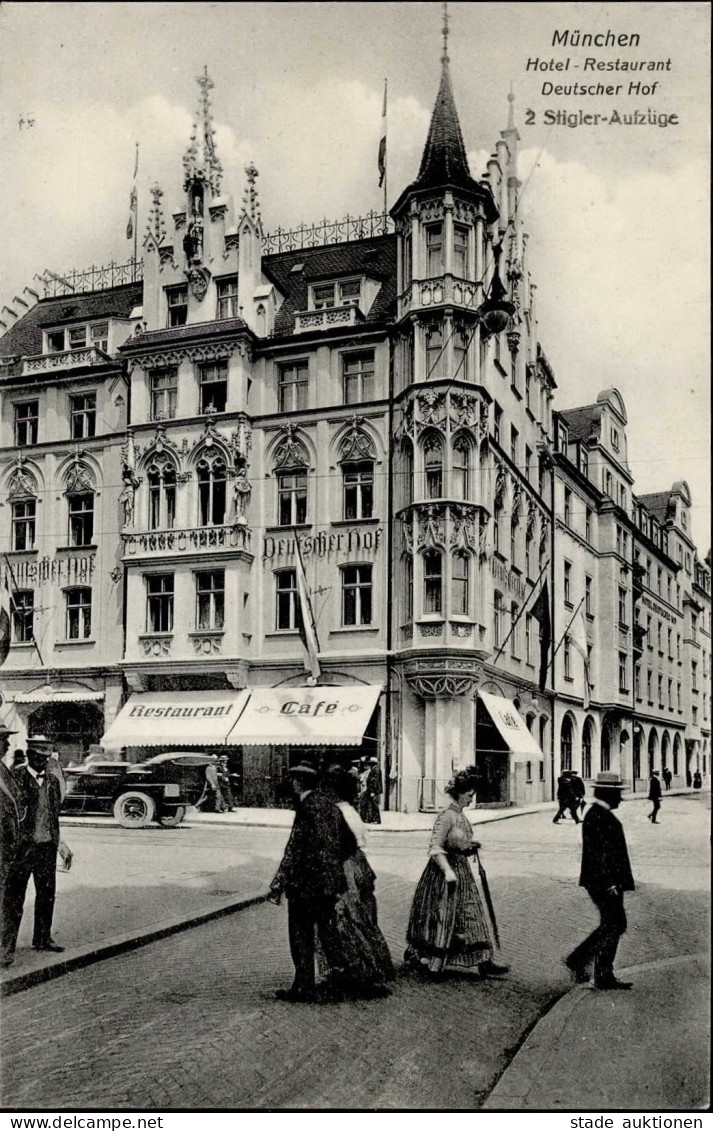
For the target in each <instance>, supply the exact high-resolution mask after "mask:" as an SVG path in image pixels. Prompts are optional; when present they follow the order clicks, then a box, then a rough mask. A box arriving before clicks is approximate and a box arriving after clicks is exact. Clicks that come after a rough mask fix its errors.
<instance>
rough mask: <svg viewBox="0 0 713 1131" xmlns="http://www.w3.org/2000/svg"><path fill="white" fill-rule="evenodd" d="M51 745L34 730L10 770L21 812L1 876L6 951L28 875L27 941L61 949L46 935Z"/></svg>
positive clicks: (53, 802) (55, 816)
mask: <svg viewBox="0 0 713 1131" xmlns="http://www.w3.org/2000/svg"><path fill="white" fill-rule="evenodd" d="M51 745H52V744H51V743H50V742H49V741H48V740H46V739H45V740H44V741H42V740H39V736H38V737H36V738H29V739H28V740H27V765H26V766H20V768H19V769H18V770H16V771H14V774H15V783H16V786H17V792H18V796H19V801H20V807H21V809H24V810H25V813H26V816H25V819H24V821H23V822H22V825H21V835H20V841H19V844H18V850H17V855H16V857H15V860H14V862H13V863H12V865H11V867H10V872H9V876H8V880H7V895H6V904H7V909H8V925H7V936H6V938H5V940H4V945H3V949H4V952H5V953H6V954H13V953H14V951H15V946H16V944H17V935H18V931H19V929H20V923H21V921H22V913H23V909H24V905H25V895H26V894H27V885H28V883H29V880H30V876H32V879H33V882H34V885H35V922H34V931H33V935H32V945H33V947H34V949H35V950H49V951H62V950H64V947H63V946H60V945H59V944H58V943H56V942H55V940H54V939H53V938H52V917H53V914H54V902H55V889H56V876H55V870H56V866H57V848H58V846H59V807H60V803H61V801H60V786H59V780H58V778H57V776H56V775H55V774H53V773H52V772H51V771H50V770H49V769H48V762H49V760H50V750H51Z"/></svg>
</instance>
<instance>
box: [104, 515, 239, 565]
mask: <svg viewBox="0 0 713 1131" xmlns="http://www.w3.org/2000/svg"><path fill="white" fill-rule="evenodd" d="M122 538H123V540H124V558H125V559H127V558H134V557H136V558H138V557H141V558H143V557H147V556H154V555H156V556H161V555H166V556H170V555H172V554H195V553H200V552H202V551H208V552H210V553H214V552H216V551H221V550H245V551H249V550H250V542H251V533H250V528H249V527H248V526H245V525H243V524H240V523H234V524H229V525H225V526H197V527H192V528H191V529H188V530H149V531H145V532H143V533H137V534H130V533H126V534H122Z"/></svg>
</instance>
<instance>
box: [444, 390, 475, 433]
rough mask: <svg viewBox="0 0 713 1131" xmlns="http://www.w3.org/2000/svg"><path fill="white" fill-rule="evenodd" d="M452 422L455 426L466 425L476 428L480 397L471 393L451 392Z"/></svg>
mask: <svg viewBox="0 0 713 1131" xmlns="http://www.w3.org/2000/svg"><path fill="white" fill-rule="evenodd" d="M450 403H451V424H452V425H453V427H454V428H461V427H463V426H464V425H465V426H466V427H468V428H474V427H475V424H476V421H477V419H478V399H477V397H474V396H472V395H471V394H470V393H451V395H450Z"/></svg>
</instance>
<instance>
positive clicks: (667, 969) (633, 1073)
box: [483, 954, 710, 1112]
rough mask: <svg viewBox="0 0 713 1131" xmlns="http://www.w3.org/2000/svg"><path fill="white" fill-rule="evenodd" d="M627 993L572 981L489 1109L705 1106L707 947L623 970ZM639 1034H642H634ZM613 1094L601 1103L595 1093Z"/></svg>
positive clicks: (491, 1097) (509, 1071)
mask: <svg viewBox="0 0 713 1131" xmlns="http://www.w3.org/2000/svg"><path fill="white" fill-rule="evenodd" d="M617 975H618V976H619V977H620V978H624V979H626V980H628V981H631V982H633V983H634V985H633V987H632V989H631V990H629V991H626V992H611V991H610V992H603V991H597V990H593V989H591V988H590V987H589V986H577V987H576V988H574V989H572V990H570V991H569V993H567V994H565V995H564V997H562V998H560V999H559V1001H557V1002H556V1003H555V1005H554V1006H553V1007H552V1009H551V1010H550V1011H549V1012H548V1013H546V1014H545V1015H544V1017H542V1018H541V1019H540V1020H539V1021H538V1022H537V1024H536V1025H535V1027H534V1029H533V1030H532V1031H531V1032H530V1034H529V1036H528V1037H527V1038H526V1040H525V1042H524V1044H523V1045H522V1046H521V1048H520V1049H519V1051H518V1052H517V1054H516V1056H515V1057H514V1059H513V1060H512V1061H511V1062H510V1064H509V1065H508V1067H507V1068H506V1069H505V1072H503V1074H502V1076H501V1077H500V1079H499V1080H498V1082H497V1084H496V1085H495V1088H494V1089H493V1091H492V1092H491V1093H490V1095H489V1097H488V1099H487V1100H486V1102H485V1104H484V1105H483V1107H484V1110H486V1111H488V1110H490V1111H502V1110H505V1111H532V1110H538V1109H539V1110H542V1109H545V1110H549V1109H554V1110H556V1111H572V1112H577V1111H580V1112H581V1111H591V1110H596V1111H607V1110H621V1109H625V1110H630V1109H633V1110H636V1109H640V1110H643V1111H657V1112H661V1111H676V1110H678V1111H680V1110H683V1111H698V1110H702V1109H706V1108H707V1107H708V1104H709V1101H710V1097H709V1094H708V1064H709V1032H710V1005H709V1002H710V968H709V956H708V955H707V954H692V955H685V956H682V957H680V958H665V959H662V960H660V961H658V962H648V963H644V964H642V965H640V966H632V967H629V968H621V969H618V970H617ZM641 1034H646V1039H645V1040H643V1039H641ZM607 1094H609V1095H616V1096H617V1100H618V1102H617V1104H616V1106H615V1107H613V1108H608V1107H607V1105H606V1102H604V1103H602V1096H605V1095H607Z"/></svg>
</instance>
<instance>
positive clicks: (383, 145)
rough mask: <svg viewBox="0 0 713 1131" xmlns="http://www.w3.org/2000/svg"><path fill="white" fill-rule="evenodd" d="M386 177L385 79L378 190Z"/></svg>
mask: <svg viewBox="0 0 713 1131" xmlns="http://www.w3.org/2000/svg"><path fill="white" fill-rule="evenodd" d="M385 176H386V79H384V107H383V110H382V111H381V141H380V142H379V188H381V186H382V185H383V183H384V177H385Z"/></svg>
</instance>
